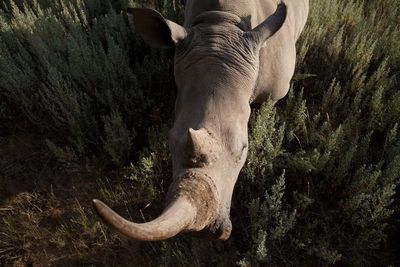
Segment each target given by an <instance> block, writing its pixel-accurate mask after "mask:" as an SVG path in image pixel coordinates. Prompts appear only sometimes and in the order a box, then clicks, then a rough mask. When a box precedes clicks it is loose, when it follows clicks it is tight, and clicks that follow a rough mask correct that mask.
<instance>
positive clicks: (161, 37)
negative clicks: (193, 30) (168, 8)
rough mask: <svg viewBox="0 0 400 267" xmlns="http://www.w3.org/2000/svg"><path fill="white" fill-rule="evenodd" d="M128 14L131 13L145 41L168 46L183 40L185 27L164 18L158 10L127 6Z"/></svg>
mask: <svg viewBox="0 0 400 267" xmlns="http://www.w3.org/2000/svg"><path fill="white" fill-rule="evenodd" d="M127 14H128V15H133V21H134V23H135V26H136V29H137V30H138V32H139V33H140V35H141V36H142V37H143V39H144V40H145V42H146V43H148V44H149V45H151V46H154V47H158V48H170V47H173V46H175V45H176V44H177V43H178V42H179V41H181V40H183V39H184V38H185V37H186V35H187V32H186V30H185V28H183V27H182V26H180V25H178V24H176V23H175V22H172V21H170V20H167V19H165V18H164V17H163V16H162V15H161V14H160V13H159V12H157V11H156V10H154V9H149V8H128V9H127Z"/></svg>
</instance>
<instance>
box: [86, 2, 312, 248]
mask: <svg viewBox="0 0 400 267" xmlns="http://www.w3.org/2000/svg"><path fill="white" fill-rule="evenodd" d="M308 9H309V3H308V0H285V1H279V0H187V1H186V4H185V21H184V25H183V26H180V25H178V24H177V23H174V22H172V21H170V20H168V19H165V18H164V17H163V16H162V15H161V14H160V13H159V12H157V11H155V10H153V9H146V8H130V9H128V13H130V14H132V15H133V20H134V23H135V27H136V29H137V31H138V32H139V33H140V35H141V36H142V37H143V39H144V40H145V42H147V43H148V44H149V45H152V46H154V47H158V48H175V58H174V74H175V81H176V85H177V99H176V103H175V122H174V125H173V127H172V129H171V130H170V132H169V144H170V150H171V155H172V166H173V182H172V184H171V186H170V188H169V190H168V194H167V201H166V203H167V205H166V208H165V209H164V211H163V213H162V214H161V215H160V216H159V217H158V218H156V219H154V220H152V221H150V222H146V223H133V222H130V221H128V220H125V219H124V218H122V217H121V216H119V215H118V214H117V213H116V212H114V211H113V210H112V209H110V208H109V207H108V206H107V205H105V204H104V203H103V202H101V201H100V200H96V199H95V200H93V202H94V206H95V208H96V210H97V213H98V214H99V215H100V216H101V217H102V219H103V220H104V221H105V222H106V223H108V224H109V225H111V226H112V227H114V228H115V229H116V230H117V231H119V232H120V233H122V234H124V235H126V236H127V237H129V238H132V239H137V240H147V241H153V240H163V239H167V238H170V237H173V236H175V235H177V234H178V233H180V232H202V233H207V234H210V235H211V236H214V237H216V238H219V239H221V240H226V239H228V238H229V236H230V234H231V230H232V223H231V220H230V216H229V214H230V206H231V198H232V193H233V189H234V185H235V183H236V180H237V178H238V175H239V172H240V170H241V168H242V167H243V165H244V163H245V160H246V157H247V150H248V120H249V116H250V111H251V109H250V105H251V104H255V103H262V102H263V101H265V100H266V99H268V98H269V97H270V98H272V100H273V101H277V100H279V99H281V98H283V97H284V96H285V95H286V94H287V92H288V90H289V86H290V80H291V78H292V76H293V73H294V69H295V60H296V48H295V43H296V41H297V39H298V38H299V36H300V34H301V32H302V30H303V28H304V26H305V23H306V20H307V16H308Z"/></svg>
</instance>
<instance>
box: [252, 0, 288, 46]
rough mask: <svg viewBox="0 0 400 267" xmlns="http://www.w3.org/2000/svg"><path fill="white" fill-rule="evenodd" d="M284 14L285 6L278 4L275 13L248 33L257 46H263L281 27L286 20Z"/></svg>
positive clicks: (285, 12)
mask: <svg viewBox="0 0 400 267" xmlns="http://www.w3.org/2000/svg"><path fill="white" fill-rule="evenodd" d="M286 14H287V8H286V5H285V4H283V3H281V4H279V5H278V7H277V9H276V11H275V13H274V14H272V15H271V16H269V17H268V18H267V19H266V20H264V21H263V22H262V23H261V24H260V25H258V26H257V27H255V28H254V29H253V30H252V31H251V32H250V36H251V37H252V38H254V40H255V41H256V42H257V43H258V44H260V45H263V44H264V42H265V41H266V40H267V39H268V38H270V37H271V36H272V35H274V34H275V33H276V32H277V31H278V30H279V29H280V28H281V27H282V25H283V23H284V22H285V20H286Z"/></svg>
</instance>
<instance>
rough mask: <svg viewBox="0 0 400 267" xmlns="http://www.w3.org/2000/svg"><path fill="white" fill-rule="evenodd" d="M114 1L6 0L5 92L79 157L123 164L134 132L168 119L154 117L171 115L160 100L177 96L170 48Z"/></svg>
mask: <svg viewBox="0 0 400 267" xmlns="http://www.w3.org/2000/svg"><path fill="white" fill-rule="evenodd" d="M119 2H120V1H114V2H113V4H114V5H115V6H122V5H121V4H119V5H117V3H119ZM111 6H112V5H111V2H109V1H100V0H91V1H62V0H57V1H40V2H36V1H34V2H33V3H31V2H30V1H29V2H22V1H19V4H18V5H17V4H16V3H15V2H12V1H10V2H7V1H6V2H4V3H3V9H2V11H1V10H0V11H1V12H0V25H1V26H0V38H1V39H0V40H1V43H0V55H1V57H0V75H1V76H0V95H1V96H2V97H3V98H4V99H6V100H7V101H8V102H9V103H11V104H12V107H13V108H14V109H15V110H17V111H18V112H19V113H21V114H22V116H23V118H24V119H26V120H28V121H29V122H31V123H32V124H34V125H35V126H36V127H38V128H39V129H40V130H42V131H44V132H46V133H47V135H48V139H49V143H54V144H57V145H56V146H57V147H59V148H63V147H64V148H63V150H64V152H67V150H68V153H72V154H74V155H73V158H76V159H79V158H84V157H86V156H90V155H91V154H92V153H94V152H96V153H98V152H107V153H108V154H109V155H110V157H111V158H112V160H113V161H114V162H115V163H117V164H122V163H125V162H126V159H127V157H128V156H129V152H130V151H131V150H132V145H133V144H135V140H134V137H138V138H143V135H141V133H142V132H143V130H145V129H147V128H148V127H149V125H153V124H154V123H155V122H154V121H155V120H161V119H164V118H163V117H162V118H154V116H153V115H154V114H155V113H156V112H158V114H165V113H168V114H169V113H170V111H171V110H172V105H169V106H166V105H164V106H162V105H161V104H160V103H161V102H162V101H163V102H164V103H165V102H166V103H169V102H172V101H171V100H172V99H173V92H174V91H173V89H172V88H173V79H172V77H171V75H170V73H171V71H170V68H171V64H170V63H169V62H168V60H169V57H168V52H164V51H159V50H151V49H150V48H148V47H147V46H146V45H144V44H143V42H142V41H141V39H140V38H138V37H137V35H136V34H135V30H134V27H133V25H132V21H131V20H130V19H129V20H128V19H127V18H126V17H123V16H122V15H120V14H119V12H118V11H115V10H114V9H112V8H111ZM119 10H120V9H119ZM170 13H171V12H170ZM169 53H170V52H169ZM161 99H162V101H161ZM168 101H169V102H168ZM165 110H167V111H168V112H163V111H165ZM156 122H157V121H156ZM116 127H117V128H119V129H116ZM121 127H122V128H121ZM113 131H119V133H116V132H113ZM121 131H122V132H124V133H122V132H121ZM136 133H137V134H136ZM121 134H122V135H124V136H123V137H122V136H121ZM113 138H116V140H113ZM56 146H55V145H53V146H52V147H56Z"/></svg>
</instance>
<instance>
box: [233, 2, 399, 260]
mask: <svg viewBox="0 0 400 267" xmlns="http://www.w3.org/2000/svg"><path fill="white" fill-rule="evenodd" d="M384 2H385V3H380V4H379V6H380V7H385V8H376V5H373V4H369V3H370V2H369V1H368V2H367V1H365V2H364V1H329V2H327V1H313V2H312V3H311V12H310V18H309V21H308V25H307V28H306V30H305V32H304V34H303V36H302V38H301V40H300V42H299V44H298V48H299V52H300V53H299V57H298V72H300V73H301V72H306V73H305V75H304V74H303V75H298V76H304V77H308V78H306V79H300V80H296V81H295V82H294V84H293V90H292V92H291V93H290V95H289V96H288V97H287V98H286V99H285V100H284V101H282V104H280V105H278V107H277V110H276V111H275V110H274V109H273V108H272V106H271V104H266V105H264V107H263V108H261V109H260V110H259V111H258V113H257V115H256V116H255V117H253V120H252V122H251V127H250V128H251V140H250V144H251V145H250V152H249V158H248V163H247V166H246V167H245V168H244V171H243V172H242V175H241V176H242V177H241V178H240V179H239V181H240V182H239V186H238V187H239V190H238V191H239V192H237V193H236V195H235V199H236V202H237V203H238V204H237V205H238V206H240V205H241V203H243V201H244V200H246V199H247V200H248V199H249V197H250V198H251V199H250V200H248V201H247V204H246V205H245V207H243V212H247V214H248V218H249V221H248V225H249V229H248V231H245V234H243V236H242V237H241V239H240V240H241V241H240V242H243V243H242V246H244V247H246V251H247V252H246V256H245V257H244V258H243V260H241V261H240V262H239V263H240V265H242V266H258V265H264V264H268V265H273V266H275V265H278V264H284V265H285V266H303V265H305V266H309V265H313V264H314V265H315V264H317V265H321V266H325V265H328V264H341V265H345V266H364V265H373V264H378V265H380V264H389V263H388V262H385V260H384V259H385V256H386V254H385V251H384V250H383V248H384V247H385V243H386V242H385V241H386V236H387V232H386V229H387V228H386V227H387V224H388V222H389V221H390V217H391V215H392V214H393V212H394V205H393V201H394V199H395V193H396V192H395V189H396V187H397V186H398V184H399V178H400V138H399V132H398V125H399V122H400V112H399V109H398V106H399V104H400V99H399V92H398V88H399V87H398V86H399V83H398V79H399V73H400V72H399V71H400V69H399V65H398V59H399V55H400V53H399V51H398V49H397V48H396V47H397V41H395V39H394V38H393V37H396V36H398V35H399V26H398V24H395V25H394V24H393V22H394V21H395V20H398V14H399V7H398V5H397V4H396V3H395V1H384ZM394 14H397V17H396V16H395V15H394ZM385 18H387V19H385ZM309 73H311V74H313V75H309Z"/></svg>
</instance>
